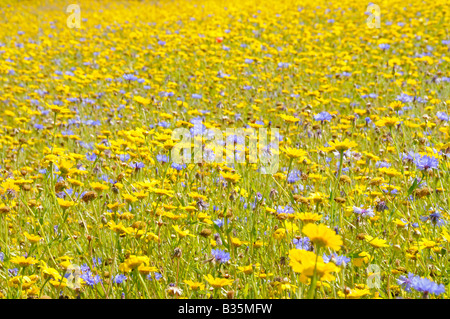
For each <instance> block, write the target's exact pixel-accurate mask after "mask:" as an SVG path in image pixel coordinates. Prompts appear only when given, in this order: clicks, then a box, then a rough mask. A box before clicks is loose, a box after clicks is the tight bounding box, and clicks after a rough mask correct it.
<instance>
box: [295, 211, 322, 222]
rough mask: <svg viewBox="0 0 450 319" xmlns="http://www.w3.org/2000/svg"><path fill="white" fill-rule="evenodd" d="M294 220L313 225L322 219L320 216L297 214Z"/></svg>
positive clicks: (315, 214)
mask: <svg viewBox="0 0 450 319" xmlns="http://www.w3.org/2000/svg"><path fill="white" fill-rule="evenodd" d="M295 219H299V220H301V221H302V222H303V223H305V224H308V223H314V222H317V221H319V220H321V219H322V215H320V214H317V213H297V214H295Z"/></svg>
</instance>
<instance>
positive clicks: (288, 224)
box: [284, 221, 298, 234]
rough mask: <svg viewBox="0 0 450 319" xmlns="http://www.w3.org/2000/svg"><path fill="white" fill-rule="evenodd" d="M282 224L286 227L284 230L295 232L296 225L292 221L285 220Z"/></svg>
mask: <svg viewBox="0 0 450 319" xmlns="http://www.w3.org/2000/svg"><path fill="white" fill-rule="evenodd" d="M284 226H285V227H286V231H287V232H289V233H291V234H292V233H295V232H296V231H297V230H298V226H297V225H295V224H294V223H291V222H288V221H285V222H284Z"/></svg>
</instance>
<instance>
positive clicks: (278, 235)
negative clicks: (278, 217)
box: [273, 228, 286, 239]
mask: <svg viewBox="0 0 450 319" xmlns="http://www.w3.org/2000/svg"><path fill="white" fill-rule="evenodd" d="M284 237H286V229H284V228H278V229H277V230H276V231H275V232H274V233H273V238H275V239H283V238H284Z"/></svg>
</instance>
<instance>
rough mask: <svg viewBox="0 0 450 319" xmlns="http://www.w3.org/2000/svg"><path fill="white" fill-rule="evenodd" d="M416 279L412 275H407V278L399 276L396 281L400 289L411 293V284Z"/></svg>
mask: <svg viewBox="0 0 450 319" xmlns="http://www.w3.org/2000/svg"><path fill="white" fill-rule="evenodd" d="M417 278H418V276H416V275H414V274H413V273H409V274H408V276H407V277H406V276H400V277H399V278H398V279H397V284H399V285H400V286H402V288H403V289H404V290H405V291H407V292H411V287H412V285H413V282H414V281H415V280H416V279H417Z"/></svg>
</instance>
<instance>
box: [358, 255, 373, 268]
mask: <svg viewBox="0 0 450 319" xmlns="http://www.w3.org/2000/svg"><path fill="white" fill-rule="evenodd" d="M358 256H359V257H355V258H353V264H354V265H355V266H356V267H361V266H363V264H368V263H369V261H371V260H372V259H373V257H372V256H371V255H370V254H369V253H367V252H365V251H363V252H361V253H359V254H358Z"/></svg>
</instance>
